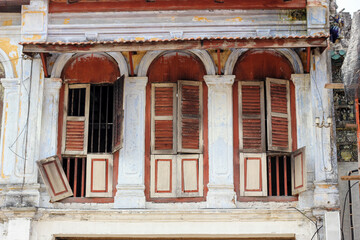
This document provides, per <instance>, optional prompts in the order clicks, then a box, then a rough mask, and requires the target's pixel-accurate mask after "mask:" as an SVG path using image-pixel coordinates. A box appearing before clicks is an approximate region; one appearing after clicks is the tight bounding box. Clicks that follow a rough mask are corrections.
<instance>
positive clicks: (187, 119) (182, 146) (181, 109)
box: [178, 81, 203, 153]
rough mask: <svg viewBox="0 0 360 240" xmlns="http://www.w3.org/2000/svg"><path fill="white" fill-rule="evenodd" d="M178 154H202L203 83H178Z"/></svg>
mask: <svg viewBox="0 0 360 240" xmlns="http://www.w3.org/2000/svg"><path fill="white" fill-rule="evenodd" d="M178 98H179V99H178V121H179V124H178V152H181V153H202V145H203V144H202V111H203V98H202V82H195V81H178Z"/></svg>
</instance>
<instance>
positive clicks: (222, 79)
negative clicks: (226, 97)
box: [204, 75, 235, 86]
mask: <svg viewBox="0 0 360 240" xmlns="http://www.w3.org/2000/svg"><path fill="white" fill-rule="evenodd" d="M204 80H205V82H206V84H207V85H208V86H211V85H230V86H231V85H233V84H234V81H235V75H205V76H204Z"/></svg>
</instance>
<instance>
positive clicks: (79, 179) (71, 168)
mask: <svg viewBox="0 0 360 240" xmlns="http://www.w3.org/2000/svg"><path fill="white" fill-rule="evenodd" d="M62 165H63V169H64V172H65V173H66V178H67V180H68V181H69V184H70V187H71V189H72V190H73V193H74V197H85V179H86V177H85V176H86V157H81V158H80V157H64V158H63V160H62Z"/></svg>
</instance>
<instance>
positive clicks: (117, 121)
mask: <svg viewBox="0 0 360 240" xmlns="http://www.w3.org/2000/svg"><path fill="white" fill-rule="evenodd" d="M124 79H125V77H124V75H122V76H121V77H120V78H118V79H117V80H116V81H115V83H114V113H113V116H114V129H113V152H116V151H117V150H119V149H120V148H121V147H122V145H123V122H124Z"/></svg>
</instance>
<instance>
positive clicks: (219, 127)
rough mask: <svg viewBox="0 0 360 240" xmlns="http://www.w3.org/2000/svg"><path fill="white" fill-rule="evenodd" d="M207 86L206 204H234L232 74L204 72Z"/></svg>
mask: <svg viewBox="0 0 360 240" xmlns="http://www.w3.org/2000/svg"><path fill="white" fill-rule="evenodd" d="M204 79H205V82H206V84H207V86H208V119H209V124H208V132H209V184H208V189H209V192H208V194H207V207H208V208H235V207H236V206H235V201H236V194H235V192H234V169H233V121H232V119H233V111H232V84H233V83H234V79H235V76H234V75H225V76H218V75H206V76H204Z"/></svg>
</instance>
